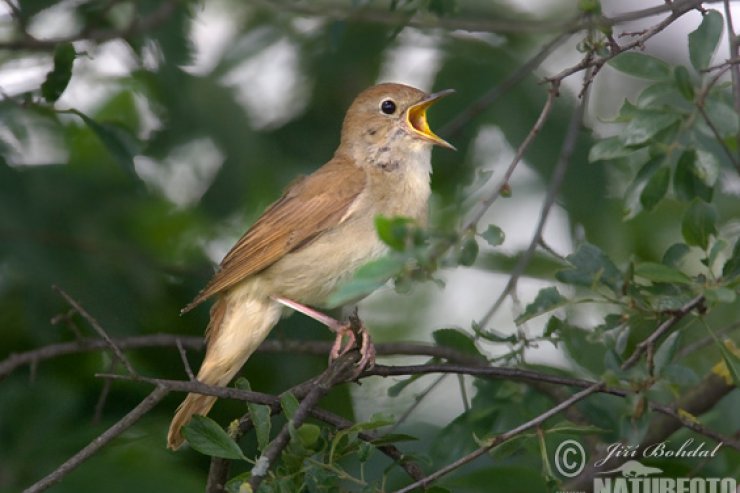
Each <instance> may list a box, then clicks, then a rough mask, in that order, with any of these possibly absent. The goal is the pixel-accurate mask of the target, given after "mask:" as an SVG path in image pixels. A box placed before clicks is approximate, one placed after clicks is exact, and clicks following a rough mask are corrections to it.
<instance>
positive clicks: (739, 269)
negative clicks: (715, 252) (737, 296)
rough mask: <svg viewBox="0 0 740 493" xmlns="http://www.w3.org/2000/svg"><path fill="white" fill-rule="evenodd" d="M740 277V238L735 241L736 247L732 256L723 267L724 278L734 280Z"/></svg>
mask: <svg viewBox="0 0 740 493" xmlns="http://www.w3.org/2000/svg"><path fill="white" fill-rule="evenodd" d="M738 275H740V238H738V239H737V240H735V247H734V248H733V249H732V255H731V256H730V258H728V259H727V261H726V262H725V265H724V267H722V277H724V278H725V279H732V278H734V277H737V276H738Z"/></svg>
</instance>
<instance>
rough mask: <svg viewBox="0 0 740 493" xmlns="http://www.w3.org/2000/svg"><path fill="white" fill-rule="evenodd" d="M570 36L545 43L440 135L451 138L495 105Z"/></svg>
mask: <svg viewBox="0 0 740 493" xmlns="http://www.w3.org/2000/svg"><path fill="white" fill-rule="evenodd" d="M569 35H570V32H566V33H561V34H559V35H557V36H555V37H554V38H553V39H552V40H550V41H548V42H547V43H545V44H544V45H543V46H542V48H540V50H539V51H538V52H537V53H535V54H534V55H533V56H532V58H530V59H529V60H527V61H526V62H524V63H523V64H522V65H521V66H519V68H517V69H516V70H515V71H514V72H512V74H511V75H510V76H508V77H507V78H506V79H505V80H504V81H503V82H501V83H500V84H498V85H496V86H494V87H493V88H491V89H490V90H489V91H488V92H486V93H485V94H484V95H483V96H481V97H479V98H478V99H477V100H476V101H475V102H473V104H471V105H470V106H468V107H467V108H465V109H464V110H463V111H461V112H460V113H459V114H458V115H457V116H456V117H455V118H453V119H452V120H451V121H449V122H447V123H446V124H445V125H444V126H443V127H441V128H440V130H439V133H440V135H444V136H451V135H454V134H456V133H458V132H459V131H460V130H461V129H462V128H463V127H464V126H465V125H466V124H467V123H468V122H469V121H470V120H472V119H473V118H475V117H476V116H478V115H479V114H480V113H482V112H483V111H484V110H485V109H486V108H488V107H489V106H491V105H492V104H493V103H495V102H496V101H497V100H498V99H499V98H500V97H501V96H503V95H504V94H506V93H507V92H509V91H510V90H511V89H512V88H513V87H514V86H516V85H517V84H519V83H520V82H521V81H522V80H524V79H525V78H526V77H527V76H528V75H530V74H531V73H532V72H533V71H534V70H535V69H536V68H537V67H539V66H540V64H541V63H542V62H543V61H544V60H545V59H546V58H547V57H548V56H550V54H551V53H552V52H553V51H555V49H556V48H557V47H558V46H560V45H561V44H562V43H563V42H564V41H565V40H566V39H567V38H568V36H569Z"/></svg>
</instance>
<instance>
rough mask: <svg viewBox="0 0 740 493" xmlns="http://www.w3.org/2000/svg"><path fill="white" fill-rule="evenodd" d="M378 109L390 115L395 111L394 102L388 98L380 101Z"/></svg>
mask: <svg viewBox="0 0 740 493" xmlns="http://www.w3.org/2000/svg"><path fill="white" fill-rule="evenodd" d="M380 111H382V112H383V113H385V114H386V115H392V114H393V113H395V112H396V103H394V102H393V101H391V100H390V99H386V100H385V101H383V102H382V103H380Z"/></svg>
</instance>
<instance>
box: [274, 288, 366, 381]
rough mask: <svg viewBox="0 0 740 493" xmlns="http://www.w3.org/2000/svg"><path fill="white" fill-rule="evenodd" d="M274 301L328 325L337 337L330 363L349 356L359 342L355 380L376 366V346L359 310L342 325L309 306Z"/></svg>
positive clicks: (280, 299) (280, 300)
mask: <svg viewBox="0 0 740 493" xmlns="http://www.w3.org/2000/svg"><path fill="white" fill-rule="evenodd" d="M272 299H273V300H275V301H276V302H278V303H280V304H281V305H284V306H287V307H288V308H291V309H293V310H295V311H297V312H300V313H302V314H304V315H306V316H307V317H311V318H312V319H314V320H316V321H317V322H319V323H322V324H324V325H326V326H327V327H328V328H329V330H331V331H332V332H334V333H335V334H336V335H337V336H336V338H335V339H334V344H332V347H331V351H330V352H329V363H332V362H334V360H336V359H337V358H339V357H340V356H343V355H345V354H347V353H348V352H349V351H351V350H352V349H353V348H355V347H356V346H358V344H357V342H358V341H359V348H358V349H359V350H360V361H358V362H357V369H356V370H355V372H354V374H353V377H352V378H353V379H355V378H357V377H358V376H360V374H361V373H362V372H363V371H364V370H365V369H370V368H372V367H373V366H375V355H376V352H375V345H374V344H373V341H372V340H371V339H370V334H369V333H368V332H367V330H366V329H365V324H363V323H362V320H360V318H359V317H358V316H357V309H355V312H354V313H353V314H352V315H351V316H350V317H349V321H347V322H345V323H342V322H340V321H338V320H336V319H334V318H332V317H330V316H329V315H327V314H325V313H322V312H320V311H318V310H314V309H313V308H311V307H309V306H306V305H303V304H301V303H298V302H296V301H293V300H290V299H288V298H283V297H281V296H273V297H272ZM345 337H346V338H347V342H346V343H345V344H344V345H342V343H343V342H344V339H345Z"/></svg>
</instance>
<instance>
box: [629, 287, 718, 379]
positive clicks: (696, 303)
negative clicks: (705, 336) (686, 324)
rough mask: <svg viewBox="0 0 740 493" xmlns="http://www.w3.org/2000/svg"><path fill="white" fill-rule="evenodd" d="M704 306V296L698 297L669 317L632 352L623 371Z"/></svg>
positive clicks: (633, 364)
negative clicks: (690, 313)
mask: <svg viewBox="0 0 740 493" xmlns="http://www.w3.org/2000/svg"><path fill="white" fill-rule="evenodd" d="M703 304H704V296H697V297H696V298H694V299H693V300H691V301H689V302H688V303H686V304H685V305H683V306H682V307H681V308H679V309H678V310H676V311H675V312H674V313H673V314H672V315H671V316H670V317H668V318H667V319H666V320H665V321H664V322H663V323H662V324H660V325H659V326H658V328H657V329H655V331H653V333H652V334H650V336H649V337H648V338H647V339H645V340H644V341H642V342H641V343H640V344H638V345H637V347H636V348H635V350H634V351H633V352H632V354H631V355H630V357H629V358H628V359H627V360H626V361H625V362H624V363H623V364H622V370H627V369H629V368H632V367H633V366H635V364H636V363H637V361H638V360H639V359H640V357H641V356H642V355H643V354H644V353H645V351H647V349H648V348H649V347H651V346H654V345H655V343H656V342H657V340H658V339H660V338H661V337H662V336H663V335H664V334H665V333H666V332H668V331H669V330H671V328H673V326H674V325H676V324H677V323H678V322H679V321H680V320H681V319H682V318H683V317H685V316H686V315H688V314H689V312H691V311H692V310H694V309H696V308H700V307H701V306H702V305H703Z"/></svg>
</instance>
